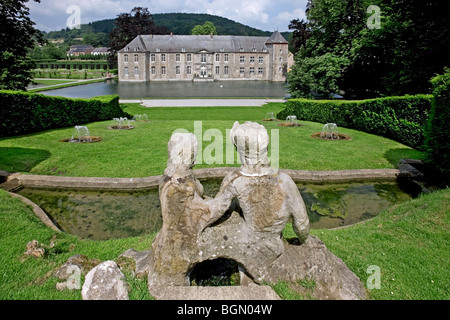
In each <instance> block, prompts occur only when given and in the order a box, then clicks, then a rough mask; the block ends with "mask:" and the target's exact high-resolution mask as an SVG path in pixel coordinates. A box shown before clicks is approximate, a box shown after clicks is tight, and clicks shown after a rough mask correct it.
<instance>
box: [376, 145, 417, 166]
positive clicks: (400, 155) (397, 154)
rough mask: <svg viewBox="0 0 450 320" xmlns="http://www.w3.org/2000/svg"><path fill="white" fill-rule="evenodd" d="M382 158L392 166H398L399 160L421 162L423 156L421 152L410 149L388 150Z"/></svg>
mask: <svg viewBox="0 0 450 320" xmlns="http://www.w3.org/2000/svg"><path fill="white" fill-rule="evenodd" d="M384 158H385V159H386V160H388V161H389V163H391V164H393V165H394V166H397V165H398V162H399V161H400V159H417V160H423V159H424V154H423V153H422V152H421V151H418V150H414V149H410V148H395V149H389V150H388V151H386V152H385V153H384Z"/></svg>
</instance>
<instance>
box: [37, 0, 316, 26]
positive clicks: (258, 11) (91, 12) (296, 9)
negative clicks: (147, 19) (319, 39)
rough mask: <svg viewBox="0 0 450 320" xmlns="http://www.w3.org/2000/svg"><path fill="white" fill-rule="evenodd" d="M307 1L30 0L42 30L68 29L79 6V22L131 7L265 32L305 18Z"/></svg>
mask: <svg viewBox="0 0 450 320" xmlns="http://www.w3.org/2000/svg"><path fill="white" fill-rule="evenodd" d="M306 3H307V0H182V1H180V0H151V1H149V0H147V1H144V0H41V2H40V3H37V2H34V1H32V0H30V1H29V2H28V7H29V8H30V18H31V19H32V20H33V21H34V22H35V23H36V26H35V27H36V28H37V29H39V30H43V31H47V32H48V31H53V30H60V29H62V28H66V27H67V20H68V19H69V17H70V16H71V15H72V13H73V11H69V13H67V11H68V8H69V7H70V6H71V5H76V6H78V7H79V12H80V18H81V23H88V22H92V21H97V20H102V19H112V18H115V17H116V16H117V15H118V14H120V13H124V12H130V11H131V9H133V8H134V7H147V8H148V9H149V11H150V12H151V13H152V14H154V13H170V12H183V13H209V14H213V15H217V16H222V17H225V18H228V19H231V20H234V21H237V22H240V23H242V24H245V25H248V26H250V27H254V28H258V29H261V30H264V31H274V30H279V31H287V30H288V25H289V21H291V20H292V19H304V18H305V7H306Z"/></svg>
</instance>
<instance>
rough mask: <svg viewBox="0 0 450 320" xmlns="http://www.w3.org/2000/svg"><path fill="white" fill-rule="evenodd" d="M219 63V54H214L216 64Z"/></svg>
mask: <svg viewBox="0 0 450 320" xmlns="http://www.w3.org/2000/svg"><path fill="white" fill-rule="evenodd" d="M219 61H220V54H218V53H216V62H219Z"/></svg>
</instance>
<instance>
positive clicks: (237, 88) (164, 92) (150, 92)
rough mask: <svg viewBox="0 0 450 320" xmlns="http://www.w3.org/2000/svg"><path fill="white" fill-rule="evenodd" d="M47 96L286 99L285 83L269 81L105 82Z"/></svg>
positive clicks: (66, 89)
mask: <svg viewBox="0 0 450 320" xmlns="http://www.w3.org/2000/svg"><path fill="white" fill-rule="evenodd" d="M42 93H43V94H45V95H49V96H62V97H67V98H92V97H94V96H103V95H111V94H118V95H119V96H120V99H141V98H236V97H240V98H285V97H288V96H289V95H288V93H287V89H286V87H285V84H284V83H282V82H270V81H217V82H192V81H167V82H165V81H164V82H132V83H130V82H118V81H117V80H107V81H105V82H98V83H91V84H86V85H80V86H75V87H69V88H63V89H56V90H50V91H44V92H42Z"/></svg>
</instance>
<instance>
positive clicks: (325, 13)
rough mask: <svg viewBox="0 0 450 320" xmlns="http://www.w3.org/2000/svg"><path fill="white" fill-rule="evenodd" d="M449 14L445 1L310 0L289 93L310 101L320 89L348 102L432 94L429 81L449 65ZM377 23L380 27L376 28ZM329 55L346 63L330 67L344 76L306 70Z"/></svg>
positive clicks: (449, 2)
mask: <svg viewBox="0 0 450 320" xmlns="http://www.w3.org/2000/svg"><path fill="white" fill-rule="evenodd" d="M370 5H375V6H377V7H376V8H379V10H378V12H377V10H375V11H374V10H373V9H369V6H370ZM368 9H369V10H368ZM449 10H450V1H444V0H347V1H341V0H308V3H307V10H306V15H307V21H308V22H307V24H306V26H304V30H306V31H307V33H308V38H307V39H306V41H304V45H302V46H300V49H299V51H298V52H297V53H296V63H295V65H294V67H293V68H292V70H293V71H294V73H293V74H292V75H291V77H290V78H289V82H290V83H291V84H292V85H291V86H290V91H291V92H292V94H293V96H294V97H296V98H300V97H301V98H307V97H308V95H309V94H310V91H315V90H317V89H316V88H317V87H318V84H319V85H320V86H319V89H320V88H333V87H334V90H335V91H334V93H338V94H341V95H343V96H344V97H345V99H368V98H378V97H386V96H399V95H405V94H410V95H415V94H419V93H421V94H428V93H431V86H430V83H429V79H430V78H431V77H432V76H434V75H435V74H436V73H442V70H443V69H444V67H446V66H449V65H450V59H449V57H450V28H449V23H448V12H449ZM374 17H379V19H380V24H379V26H378V27H375V28H372V27H373V24H371V23H370V22H371V21H373V19H374ZM294 21H295V20H293V21H292V22H294ZM325 54H329V55H335V56H337V57H340V58H341V59H345V62H346V63H340V64H333V65H331V66H333V68H332V69H336V68H339V69H340V71H341V72H340V73H337V72H336V71H335V70H331V74H332V77H330V74H329V73H327V72H320V73H318V72H316V71H315V70H316V68H306V67H305V65H306V66H307V65H308V64H311V65H312V64H313V63H314V62H316V61H317V64H318V65H322V66H324V65H325V64H324V63H322V62H321V61H320V59H321V58H322V57H324V55H325ZM327 60H329V59H327ZM343 61H344V60H343ZM336 86H337V87H338V88H336Z"/></svg>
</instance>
